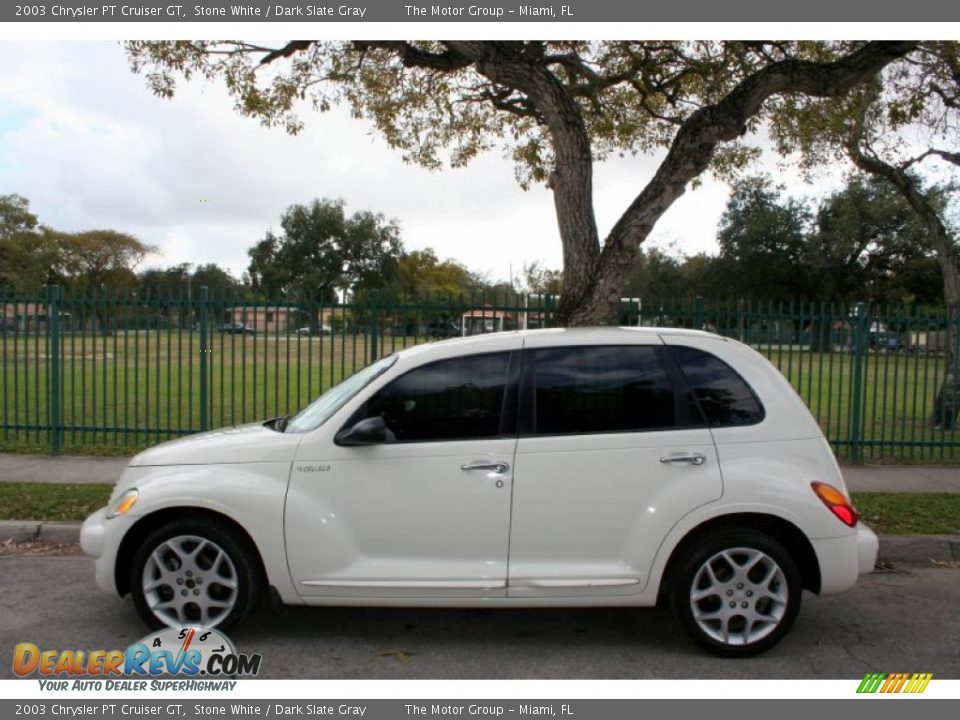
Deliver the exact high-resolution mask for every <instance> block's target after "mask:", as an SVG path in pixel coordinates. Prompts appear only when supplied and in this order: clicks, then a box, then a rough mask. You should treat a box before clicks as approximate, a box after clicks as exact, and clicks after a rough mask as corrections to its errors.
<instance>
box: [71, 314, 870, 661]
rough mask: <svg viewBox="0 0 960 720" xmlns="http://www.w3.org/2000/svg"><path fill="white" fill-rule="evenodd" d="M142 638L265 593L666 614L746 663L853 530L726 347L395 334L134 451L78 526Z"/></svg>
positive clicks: (842, 496)
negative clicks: (269, 408)
mask: <svg viewBox="0 0 960 720" xmlns="http://www.w3.org/2000/svg"><path fill="white" fill-rule="evenodd" d="M81 544H82V546H83V549H84V551H85V552H86V553H87V554H88V555H91V556H92V557H94V558H95V559H96V563H95V565H96V580H97V583H98V585H99V586H100V587H101V588H102V589H104V590H106V591H108V592H111V593H119V594H120V595H126V594H128V593H129V594H130V595H131V596H132V598H133V602H134V605H135V606H136V608H137V610H138V612H139V613H140V615H141V616H142V617H143V619H144V620H145V621H146V623H147V624H149V625H150V626H152V627H155V628H156V627H162V626H177V625H184V624H195V625H204V626H208V627H212V626H219V627H221V628H226V627H229V626H231V625H234V624H235V623H237V622H239V621H240V620H242V619H243V618H244V617H245V616H246V615H248V614H249V613H250V612H251V611H252V610H253V608H254V606H255V605H256V603H257V600H258V598H259V597H261V596H262V595H263V594H264V593H267V592H269V594H270V596H271V598H272V599H273V600H274V601H275V602H278V603H282V604H286V605H311V606H329V605H355V606H421V607H427V606H429V607H488V608H496V607H568V606H581V607H582V606H631V607H653V606H669V607H670V608H672V610H673V612H674V614H675V615H676V617H677V618H678V620H679V622H680V624H681V625H682V627H683V628H684V629H685V630H686V631H687V632H688V633H689V634H690V636H691V637H692V638H693V639H694V640H696V641H697V642H698V643H700V644H701V645H703V646H705V647H706V648H708V649H710V650H712V651H714V652H717V653H720V654H725V655H731V656H744V655H753V654H756V653H759V652H762V651H764V650H767V649H769V648H770V647H772V646H773V645H775V644H776V643H777V642H778V641H779V640H780V639H781V638H782V637H783V636H784V635H785V634H786V633H787V631H788V630H789V628H790V626H791V624H792V623H793V621H794V619H795V617H796V615H797V612H798V610H799V607H800V601H801V594H802V591H803V590H809V591H811V592H813V593H818V594H829V593H835V592H840V591H843V590H846V589H848V588H850V587H852V586H853V585H854V584H855V583H856V581H857V578H858V576H859V575H860V574H862V573H867V572H870V571H871V570H872V569H873V566H874V562H875V560H876V555H877V546H878V543H877V538H876V535H874V533H873V532H872V531H871V530H870V529H869V528H867V527H866V526H865V525H864V524H863V523H861V522H859V520H858V517H857V514H856V511H855V510H854V508H853V507H852V505H851V504H850V500H849V496H848V494H847V491H846V488H845V485H844V481H843V477H842V475H841V473H840V470H839V468H838V466H837V464H836V461H835V459H834V457H833V454H832V452H831V450H830V447H829V445H828V443H827V441H826V440H825V438H824V436H823V434H822V432H821V430H820V428H819V426H818V425H817V422H816V421H815V420H814V418H813V417H812V416H811V414H810V412H809V411H808V410H807V408H806V406H805V405H804V404H803V402H802V401H801V400H800V398H799V397H798V396H797V394H796V393H795V392H794V391H793V389H792V388H791V386H790V385H789V383H787V381H786V380H785V379H784V378H783V376H782V375H781V374H780V373H779V371H778V370H777V369H776V368H775V367H774V366H773V365H771V364H770V363H769V362H768V361H767V360H766V359H765V358H764V357H763V356H762V355H760V354H759V353H757V352H755V351H754V350H752V349H751V348H749V347H748V346H746V345H743V344H741V343H739V342H736V341H734V340H730V339H727V338H723V337H720V336H717V335H712V334H709V333H704V332H698V331H690V330H674V329H667V328H584V329H548V330H532V331H519V332H509V333H495V334H487V335H479V336H473V337H466V338H457V339H453V340H446V341H443V342H437V343H431V344H425V345H419V346H416V347H413V348H409V349H407V350H403V351H401V352H398V353H396V354H394V355H391V356H389V357H385V358H382V359H380V360H379V361H377V362H374V363H373V364H371V365H369V366H368V367H366V368H364V369H363V370H361V371H359V372H357V373H356V374H354V375H353V376H351V377H349V378H347V379H345V380H344V381H343V382H341V383H340V384H339V385H336V386H334V387H332V388H330V389H329V390H328V391H327V392H325V393H324V394H323V395H321V396H320V397H319V398H317V400H315V401H314V402H313V403H312V404H311V405H309V406H308V407H306V408H305V409H303V410H302V411H301V412H300V413H299V414H297V415H295V416H293V417H290V418H275V419H273V420H269V421H266V422H263V423H255V424H250V425H244V426H240V427H235V428H227V429H223V430H217V431H214V432H208V433H204V434H200V435H195V436H192V437H188V438H184V439H180V440H176V441H172V442H168V443H164V444H162V445H158V446H156V447H153V448H151V449H149V450H146V451H145V452H143V453H141V454H139V455H137V456H136V457H134V458H133V459H132V460H131V462H130V464H129V466H128V467H127V469H126V471H125V472H124V474H123V476H122V477H121V479H120V481H119V482H118V483H117V486H116V488H115V489H114V491H113V494H112V496H111V498H110V502H109V504H108V506H107V507H105V508H102V509H101V510H98V511H97V512H96V513H94V514H93V515H92V516H91V517H90V518H88V519H87V521H86V522H85V523H84V526H83V530H82V533H81Z"/></svg>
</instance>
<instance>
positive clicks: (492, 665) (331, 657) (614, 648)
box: [0, 555, 960, 679]
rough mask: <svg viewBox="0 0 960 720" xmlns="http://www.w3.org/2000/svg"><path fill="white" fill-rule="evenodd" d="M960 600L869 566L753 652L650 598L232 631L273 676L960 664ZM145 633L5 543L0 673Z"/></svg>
mask: <svg viewBox="0 0 960 720" xmlns="http://www.w3.org/2000/svg"><path fill="white" fill-rule="evenodd" d="M903 571H905V572H903ZM901 573H902V574H901ZM958 608H960V569H948V568H919V567H910V568H906V567H904V568H899V569H898V572H895V573H882V574H873V575H870V576H868V577H867V578H865V579H864V580H863V581H862V582H861V584H860V585H859V586H858V587H857V588H856V589H855V590H853V591H851V592H849V593H845V594H843V595H836V596H832V597H824V598H818V597H815V596H813V595H810V594H807V595H805V596H804V606H803V608H802V609H801V611H800V617H799V619H798V621H797V624H796V625H795V626H794V628H793V631H792V632H791V634H790V635H789V636H788V637H787V638H786V640H784V641H783V642H782V643H781V644H780V645H779V646H778V647H776V648H774V650H772V651H771V652H769V653H767V654H765V655H763V656H761V657H759V658H753V659H749V660H724V659H718V658H716V657H712V656H710V655H707V654H705V653H703V652H701V651H700V650H699V649H698V648H697V647H695V646H694V645H692V644H691V643H689V642H688V641H687V639H686V637H685V636H684V635H683V633H682V632H681V631H680V629H679V628H678V627H677V626H676V625H675V624H674V623H673V621H672V618H671V617H670V615H669V614H668V613H664V612H658V611H653V610H631V609H590V610H516V611H502V610H384V609H357V608H313V609H301V608H289V609H287V610H285V611H284V612H283V613H282V614H281V615H279V616H275V615H273V614H271V613H270V611H269V610H267V609H263V610H261V611H260V612H259V613H258V614H257V615H256V616H255V617H253V618H252V619H251V620H250V621H248V622H247V623H246V625H244V626H242V627H240V628H237V629H235V630H234V631H233V632H231V633H230V636H231V637H232V639H233V640H234V643H235V644H236V646H237V649H238V650H240V651H242V652H260V653H262V654H263V657H264V661H263V666H262V670H263V672H262V675H261V676H262V677H270V678H388V679H404V678H468V679H473V678H477V679H496V678H850V679H852V678H861V677H863V675H864V674H865V673H867V672H871V671H874V672H888V673H889V672H921V671H923V672H932V673H933V674H934V677H939V678H960V610H958ZM144 634H145V627H144V626H143V625H141V623H140V621H139V619H138V618H137V617H136V614H135V612H134V610H133V607H132V605H131V603H130V602H129V600H123V599H120V598H116V597H110V596H108V595H104V594H102V593H100V592H99V591H98V590H97V589H96V587H95V586H94V583H93V564H92V561H90V560H89V559H87V558H85V557H83V556H76V555H73V556H65V557H33V556H12V557H0V677H4V678H8V677H13V670H12V658H13V646H14V645H15V644H16V643H18V642H33V643H36V644H37V645H39V646H40V647H41V648H45V649H47V648H56V649H66V648H73V649H113V648H124V647H126V646H127V645H128V644H130V643H132V642H134V641H136V640H138V639H140V638H141V637H142V636H143V635H144Z"/></svg>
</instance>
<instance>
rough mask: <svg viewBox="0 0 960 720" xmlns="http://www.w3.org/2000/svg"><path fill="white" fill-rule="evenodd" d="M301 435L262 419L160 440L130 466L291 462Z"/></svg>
mask: <svg viewBox="0 0 960 720" xmlns="http://www.w3.org/2000/svg"><path fill="white" fill-rule="evenodd" d="M302 437H303V436H302V435H300V434H299V433H291V434H289V435H287V434H285V433H279V432H276V431H274V430H271V429H270V428H269V427H266V426H265V425H264V424H263V423H262V422H260V423H250V424H249V425H238V426H236V427H228V428H222V429H220V430H212V431H210V432H204V433H199V434H198V435H190V436H189V437H185V438H180V439H179V440H171V441H170V442H165V443H161V444H160V445H156V446H154V447H152V448H150V449H149V450H144V451H143V452H142V453H140V454H139V455H135V456H134V457H133V459H132V460H130V466H131V467H145V466H151V465H221V464H231V463H255V462H292V461H293V457H294V454H295V453H296V450H297V445H298V444H299V443H300V438H302Z"/></svg>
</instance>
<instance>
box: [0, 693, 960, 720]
mask: <svg viewBox="0 0 960 720" xmlns="http://www.w3.org/2000/svg"><path fill="white" fill-rule="evenodd" d="M903 702H904V700H903V699H899V700H894V699H892V698H891V699H890V700H884V699H880V698H875V699H867V698H862V699H850V700H622V699H617V700H594V699H590V700H564V701H558V700H530V701H526V700H329V699H323V700H236V701H232V700H222V701H217V700H203V701H196V700H185V699H180V700H142V701H135V700H133V701H131V700H114V699H107V700H102V699H98V700H93V699H91V700H53V699H42V700H24V701H22V702H21V701H17V700H0V717H2V718H14V717H23V718H38V717H43V718H46V717H63V718H134V717H146V716H149V717H154V718H162V719H163V720H172V719H173V718H178V719H180V718H187V719H188V720H193V718H210V717H218V716H221V717H231V718H234V717H240V716H251V717H261V718H264V717H277V718H281V717H287V718H294V717H304V716H307V717H339V718H344V717H346V718H364V719H365V720H396V719H397V718H413V717H423V718H449V717H461V718H517V717H525V716H535V717H550V718H577V720H608V719H609V720H620V719H621V718H630V720H635V719H636V718H642V717H660V716H659V715H658V714H657V713H671V714H677V713H680V714H681V715H682V716H684V717H701V716H703V715H704V714H709V716H710V717H711V720H725V719H726V718H731V719H732V718H742V717H743V713H744V711H747V712H750V713H763V714H764V715H763V716H770V717H773V716H775V717H776V718H777V720H794V718H796V720H809V718H810V717H815V716H816V715H817V714H818V713H822V712H824V711H827V710H829V711H831V712H838V711H839V712H844V713H849V715H847V717H853V718H856V717H858V716H859V715H862V716H864V717H866V716H867V715H869V717H870V720H901V718H902V717H903V715H904V712H905V710H906V708H905V707H904V704H903ZM907 702H910V705H911V707H910V709H909V713H910V720H927V719H928V718H929V719H930V720H935V719H936V720H940V719H941V718H945V717H956V716H957V711H958V709H960V701H957V700H932V699H925V700H921V699H920V698H916V699H911V700H908V701H907ZM688 713H689V715H688Z"/></svg>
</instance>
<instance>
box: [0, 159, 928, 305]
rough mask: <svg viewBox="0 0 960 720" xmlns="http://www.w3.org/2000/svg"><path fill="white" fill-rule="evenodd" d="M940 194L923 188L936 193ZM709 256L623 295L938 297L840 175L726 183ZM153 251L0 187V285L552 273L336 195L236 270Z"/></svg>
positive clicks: (387, 281) (411, 285)
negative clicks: (482, 261) (792, 191)
mask: <svg viewBox="0 0 960 720" xmlns="http://www.w3.org/2000/svg"><path fill="white" fill-rule="evenodd" d="M941 195H942V193H941V194H937V193H934V192H931V197H933V198H935V201H936V202H940V203H944V202H945V201H944V200H942V199H938V198H940V197H941ZM717 243H718V246H719V252H718V253H716V254H708V253H699V254H695V255H685V254H683V253H682V246H679V247H670V248H667V249H661V248H650V249H645V250H641V252H640V253H639V254H638V256H637V259H636V261H635V262H634V264H633V266H632V268H631V270H630V272H629V273H628V274H627V282H626V285H625V287H624V292H623V296H625V297H642V298H659V299H668V298H677V299H684V298H692V297H694V296H697V295H701V296H704V297H707V298H709V299H711V300H740V299H744V300H748V301H751V302H761V303H762V302H780V301H789V300H802V301H821V302H827V303H831V302H833V303H841V304H843V303H853V302H857V301H867V302H870V303H874V304H922V305H928V306H939V305H942V304H943V302H944V295H943V284H942V279H941V271H940V267H939V264H938V258H937V252H936V248H935V247H934V245H933V244H932V243H931V242H930V240H929V233H928V231H927V228H926V227H925V225H924V223H923V222H922V221H921V220H920V219H919V217H918V216H917V214H916V212H914V211H913V210H912V208H911V207H910V205H909V203H908V202H907V201H906V200H905V199H904V198H903V196H902V195H901V194H900V193H898V192H897V191H896V189H895V188H893V187H892V186H891V185H890V184H889V183H887V182H885V181H884V180H883V179H881V178H876V177H873V176H870V175H863V174H859V175H851V176H850V177H849V178H848V180H847V182H846V184H845V185H844V186H843V187H842V188H840V189H838V190H837V191H836V192H834V193H833V194H831V195H829V196H827V197H825V198H823V199H822V200H820V201H818V202H816V203H811V202H803V201H800V200H797V199H795V198H791V197H789V196H787V195H786V193H785V191H784V188H783V187H781V186H778V185H777V184H776V183H774V181H773V180H772V179H771V178H770V177H769V176H765V175H754V176H748V177H745V178H742V179H740V180H738V181H736V182H734V183H733V185H732V187H731V195H730V199H729V201H728V203H727V207H726V210H725V212H724V214H723V217H722V218H721V221H720V225H719V227H718V231H717ZM155 253H156V249H155V248H153V247H151V246H149V245H147V244H145V243H143V242H141V241H139V240H137V239H136V238H134V237H133V236H131V235H129V234H126V233H123V232H118V231H114V230H91V231H86V232H79V233H64V232H59V231H56V230H54V229H52V228H49V227H46V226H44V225H42V224H41V223H40V222H39V219H38V218H37V217H36V216H35V215H34V214H33V213H31V212H30V209H29V203H28V201H27V200H26V199H24V198H23V197H20V196H18V195H6V196H0V286H3V287H6V288H11V289H15V290H28V291H32V290H36V289H37V288H39V287H40V286H42V285H45V284H53V283H57V284H60V285H62V286H64V287H66V288H68V289H69V290H76V291H78V292H91V291H96V292H100V293H114V294H123V293H130V292H133V291H138V292H141V293H146V292H150V293H151V294H152V295H154V296H155V297H164V296H173V297H190V296H191V295H192V293H194V292H195V291H196V290H197V289H198V288H200V287H202V286H206V287H208V288H209V289H210V291H211V292H213V293H214V295H229V296H230V297H232V298H236V299H246V300H253V299H254V298H256V297H265V298H269V299H271V300H288V301H290V302H298V301H301V300H303V301H310V302H314V303H335V302H338V301H340V300H342V299H343V293H344V291H346V290H349V291H350V293H351V294H352V295H353V296H354V297H357V298H358V299H359V298H364V297H366V295H367V294H368V293H369V292H370V291H372V290H377V291H378V292H379V293H380V296H381V299H382V301H383V302H386V303H389V302H402V301H417V300H420V301H424V300H433V299H437V298H444V297H448V298H457V297H459V296H470V295H476V294H478V293H487V294H494V293H496V294H499V295H501V296H502V295H505V294H514V293H517V292H526V293H536V294H550V295H560V294H562V292H563V273H562V271H561V270H559V269H551V268H548V267H546V266H545V265H544V264H543V263H542V262H541V261H533V262H527V263H522V264H521V263H518V268H517V270H518V272H517V276H516V277H515V278H511V279H510V280H498V279H494V278H491V277H489V276H488V275H485V274H483V273H480V272H477V271H473V270H471V269H469V268H467V267H466V266H464V265H463V264H462V263H459V262H457V261H456V260H453V259H449V258H447V259H440V258H439V257H438V256H437V254H436V252H435V251H434V250H433V249H431V248H425V249H422V250H407V249H405V247H404V245H403V241H402V238H401V233H400V228H399V226H398V225H397V223H396V222H394V221H390V220H387V219H386V218H384V216H383V215H381V214H377V213H374V212H371V211H366V210H364V211H359V212H356V213H354V214H353V215H348V214H347V213H346V211H345V204H344V202H343V201H342V200H331V199H317V200H314V201H312V202H310V203H307V204H294V205H291V206H290V207H289V208H287V210H286V211H285V212H284V213H283V215H282V216H281V218H280V223H279V228H278V229H277V230H273V229H271V230H268V231H267V232H266V233H265V234H264V236H263V238H262V239H261V240H259V241H258V242H256V243H254V244H253V245H252V246H251V247H250V248H249V249H248V253H247V254H248V257H249V265H248V267H247V270H246V272H245V273H244V274H243V276H242V277H240V278H237V277H235V276H233V275H232V274H231V273H230V272H229V271H228V270H226V269H224V268H223V267H221V266H219V265H217V264H216V263H212V262H211V263H205V264H200V265H192V264H189V263H180V264H174V265H170V266H167V267H147V268H145V269H140V266H141V265H142V264H145V263H147V262H149V261H150V259H151V258H152V256H153V255H154V254H155Z"/></svg>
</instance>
